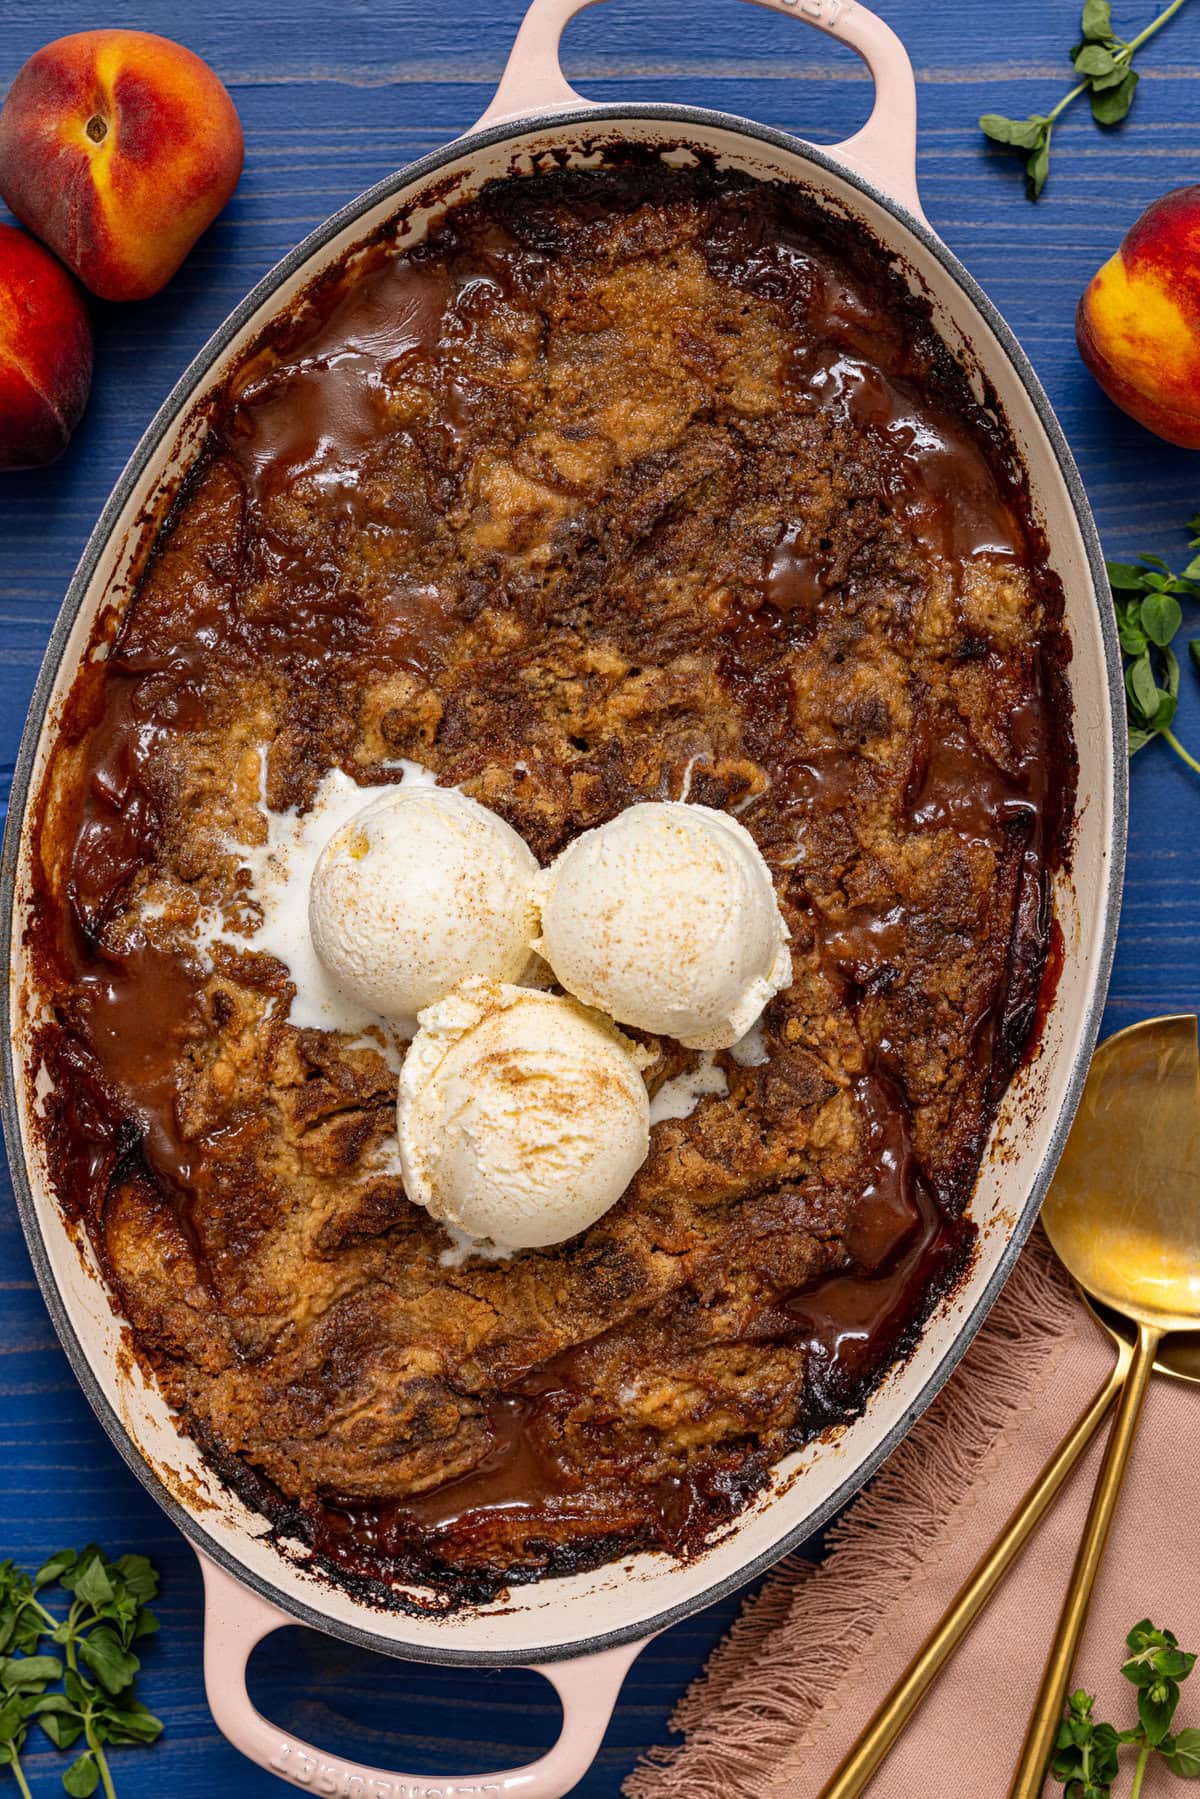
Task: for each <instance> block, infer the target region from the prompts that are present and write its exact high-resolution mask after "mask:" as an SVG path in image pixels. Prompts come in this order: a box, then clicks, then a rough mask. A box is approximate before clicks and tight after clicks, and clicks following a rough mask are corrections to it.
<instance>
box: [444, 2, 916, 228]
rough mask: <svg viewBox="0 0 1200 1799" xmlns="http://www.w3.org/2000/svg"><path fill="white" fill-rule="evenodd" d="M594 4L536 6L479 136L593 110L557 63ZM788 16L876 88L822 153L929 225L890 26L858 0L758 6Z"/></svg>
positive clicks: (905, 83)
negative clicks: (860, 118)
mask: <svg viewBox="0 0 1200 1799" xmlns="http://www.w3.org/2000/svg"><path fill="white" fill-rule="evenodd" d="M592 4H593V0H533V3H532V5H531V6H530V8H529V10H528V12H527V13H526V14H525V17H524V19H523V20H522V22H521V29H520V30H519V31H518V33H517V36H516V41H515V43H514V44H513V47H512V50H511V52H510V53H509V58H508V62H507V63H506V64H505V67H504V73H503V75H502V76H501V77H500V85H499V87H498V88H497V89H496V92H495V96H494V98H493V100H492V103H491V105H490V106H489V107H488V109H487V111H486V112H485V113H484V114H483V117H482V118H481V119H479V120H478V122H477V123H476V125H475V126H474V128H473V129H474V130H476V131H479V130H481V129H483V128H485V127H488V126H492V125H502V124H508V123H509V122H510V121H513V120H519V119H522V118H528V117H530V116H532V115H535V114H540V113H548V112H562V111H566V110H569V111H572V112H574V111H577V110H578V109H579V108H580V107H581V106H590V105H592V104H593V102H591V101H590V100H585V99H584V97H583V95H582V94H577V93H576V92H575V89H574V88H573V87H572V86H571V84H570V82H569V81H568V80H567V78H566V76H565V75H564V74H563V72H562V68H561V65H560V63H559V60H558V46H559V39H560V38H561V36H562V33H563V29H564V27H565V26H566V24H567V23H568V21H569V20H570V19H573V18H574V16H575V14H576V13H577V12H582V10H583V8H584V7H585V6H590V5H592ZM755 4H756V5H758V6H769V7H770V8H771V10H772V12H781V13H790V14H791V15H792V16H793V17H794V18H797V19H804V20H805V21H806V22H807V23H808V24H809V25H815V26H816V27H817V30H818V31H824V32H827V33H828V35H829V36H830V37H835V38H838V39H839V40H840V41H841V42H842V43H843V44H849V46H850V48H851V49H852V50H857V52H858V54H859V55H860V56H861V57H862V59H863V61H864V62H865V63H866V65H867V68H868V69H869V70H870V72H871V78H872V80H873V81H874V83H875V104H874V106H873V107H872V109H871V116H870V118H869V119H868V120H867V122H866V124H865V125H864V126H863V128H862V130H861V131H856V132H855V134H854V136H853V137H848V138H846V139H845V141H844V142H843V143H840V144H830V145H823V146H822V151H823V154H824V155H826V156H829V157H831V158H832V159H833V160H834V161H835V162H840V163H842V164H843V165H844V166H845V167H846V168H848V169H849V170H850V171H851V173H852V174H855V175H859V176H861V177H862V178H863V180H865V181H867V182H868V183H869V184H870V185H871V186H872V187H876V188H879V189H880V190H881V191H882V192H883V193H884V194H885V195H886V196H887V197H888V199H890V200H894V201H896V202H897V203H898V204H899V205H900V206H902V207H904V208H905V210H906V211H907V212H910V213H913V214H915V216H916V217H917V218H919V219H922V220H924V217H925V215H924V213H923V212H922V211H921V201H920V198H919V196H918V193H917V86H916V82H915V81H914V80H913V72H912V64H911V62H910V61H909V60H908V51H907V50H906V49H905V48H904V45H903V44H902V43H901V42H900V39H899V38H898V37H897V36H896V33H895V32H894V31H893V30H892V28H891V26H890V25H887V24H885V23H884V21H883V20H882V19H881V18H879V17H878V16H877V15H876V14H875V13H873V12H869V11H868V9H867V8H866V7H865V6H860V5H859V3H858V0H755Z"/></svg>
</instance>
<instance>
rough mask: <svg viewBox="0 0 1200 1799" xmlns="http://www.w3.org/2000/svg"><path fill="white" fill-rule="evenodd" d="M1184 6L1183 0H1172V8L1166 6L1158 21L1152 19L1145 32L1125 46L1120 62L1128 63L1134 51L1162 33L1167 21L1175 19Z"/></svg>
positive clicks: (1140, 32) (1141, 32) (1139, 33)
mask: <svg viewBox="0 0 1200 1799" xmlns="http://www.w3.org/2000/svg"><path fill="white" fill-rule="evenodd" d="M1182 5H1183V0H1171V4H1170V6H1164V8H1163V10H1162V11H1161V12H1160V13H1159V15H1158V17H1157V19H1151V21H1150V23H1149V24H1148V25H1147V27H1146V29H1145V30H1144V31H1139V32H1138V34H1137V36H1136V37H1135V38H1134V39H1133V40H1132V42H1130V43H1129V44H1127V45H1126V46H1125V48H1124V50H1122V52H1121V56H1120V60H1121V61H1122V62H1126V63H1127V62H1128V61H1129V59H1130V57H1131V56H1132V55H1133V53H1134V51H1135V50H1137V49H1140V47H1141V46H1142V45H1143V44H1144V43H1145V42H1146V39H1147V38H1152V37H1153V36H1154V34H1155V32H1156V31H1161V30H1162V28H1163V26H1164V25H1165V24H1166V22H1167V20H1168V19H1170V18H1172V17H1174V15H1175V14H1176V13H1177V12H1178V11H1179V9H1180V7H1181V6H1182Z"/></svg>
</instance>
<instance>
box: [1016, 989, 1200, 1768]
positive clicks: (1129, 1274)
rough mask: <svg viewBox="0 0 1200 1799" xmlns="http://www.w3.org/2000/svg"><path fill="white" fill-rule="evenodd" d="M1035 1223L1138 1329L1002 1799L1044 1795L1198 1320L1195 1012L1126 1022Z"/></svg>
mask: <svg viewBox="0 0 1200 1799" xmlns="http://www.w3.org/2000/svg"><path fill="white" fill-rule="evenodd" d="M1042 1223H1043V1224H1044V1225H1045V1227H1046V1234H1047V1236H1048V1237H1049V1238H1050V1241H1051V1243H1052V1244H1053V1246H1054V1249H1055V1252H1056V1254H1057V1255H1058V1256H1059V1258H1060V1260H1061V1261H1062V1262H1063V1263H1064V1265H1065V1266H1066V1268H1067V1269H1068V1271H1069V1272H1070V1273H1071V1274H1072V1275H1073V1276H1074V1278H1075V1280H1076V1281H1077V1282H1078V1283H1079V1285H1080V1286H1081V1287H1082V1288H1083V1289H1084V1291H1085V1292H1087V1293H1089V1294H1090V1295H1092V1297H1093V1298H1095V1299H1098V1300H1099V1301H1100V1302H1101V1304H1103V1305H1107V1306H1110V1307H1111V1308H1112V1310H1113V1311H1114V1312H1119V1313H1121V1315H1122V1316H1123V1317H1125V1318H1128V1319H1130V1320H1131V1321H1132V1323H1133V1324H1134V1325H1136V1327H1137V1343H1136V1345H1135V1347H1134V1351H1133V1359H1132V1361H1131V1363H1130V1366H1129V1373H1128V1374H1127V1375H1126V1377H1125V1384H1124V1386H1123V1387H1122V1389H1121V1397H1120V1399H1119V1400H1118V1402H1117V1415H1116V1417H1115V1418H1114V1420H1113V1426H1112V1431H1111V1432H1110V1434H1109V1439H1108V1445H1107V1447H1106V1449H1105V1452H1104V1461H1103V1463H1102V1464H1101V1468H1100V1474H1099V1477H1098V1479H1097V1481H1096V1489H1095V1492H1094V1493H1093V1494H1092V1503H1091V1507H1090V1509H1089V1511H1088V1518H1087V1524H1086V1525H1085V1526H1084V1532H1083V1539H1082V1541H1081V1542H1080V1545H1079V1552H1078V1554H1077V1555H1076V1557H1075V1566H1074V1568H1073V1569H1072V1571H1071V1581H1070V1585H1069V1586H1068V1588H1067V1593H1066V1597H1065V1599H1064V1600H1063V1605H1062V1611H1061V1612H1060V1613H1059V1619H1058V1629H1057V1631H1056V1632H1055V1636H1054V1642H1053V1644H1052V1645H1051V1649H1050V1654H1049V1656H1048V1657H1047V1659H1046V1666H1045V1669H1044V1670H1043V1673H1042V1684H1041V1687H1040V1688H1039V1689H1038V1696H1037V1699H1036V1700H1035V1701H1034V1707H1033V1711H1032V1713H1031V1714H1030V1719H1029V1727H1028V1729H1027V1730H1026V1732H1025V1741H1024V1743H1023V1744H1022V1746H1021V1754H1020V1758H1019V1760H1018V1762H1017V1767H1016V1772H1015V1773H1014V1775H1013V1779H1012V1785H1011V1786H1010V1787H1009V1790H1008V1791H1009V1799H1036V1795H1037V1794H1039V1793H1040V1792H1041V1790H1042V1783H1043V1781H1044V1779H1045V1775H1046V1764H1047V1762H1048V1761H1049V1759H1050V1754H1051V1751H1052V1749H1053V1747H1054V1739H1055V1737H1056V1736H1057V1734H1058V1726H1059V1723H1060V1721H1061V1718H1062V1709H1063V1700H1064V1698H1065V1697H1066V1691H1067V1682H1068V1681H1069V1679H1070V1677H1071V1665H1072V1663H1073V1662H1074V1660H1075V1652H1076V1650H1077V1649H1078V1647H1079V1639H1080V1637H1081V1636H1082V1634H1083V1627H1084V1623H1085V1622H1086V1619H1087V1613H1088V1605H1089V1603H1090V1601H1091V1597H1092V1589H1093V1587H1094V1586H1095V1584H1096V1575H1097V1573H1098V1572H1099V1568H1100V1562H1101V1558H1102V1556H1103V1554H1104V1545H1105V1542H1106V1540H1107V1538H1108V1531H1109V1526H1110V1524H1111V1523H1112V1517H1113V1513H1114V1511H1115V1510H1116V1505H1117V1498H1118V1496H1119V1494H1120V1491H1121V1481H1122V1478H1123V1477H1124V1474H1125V1468H1126V1465H1127V1463H1128V1461H1129V1452H1130V1450H1131V1449H1132V1447H1133V1439H1134V1434H1135V1432H1136V1430H1137V1425H1138V1419H1139V1417H1140V1416H1141V1410H1142V1401H1143V1400H1144V1399H1145V1397H1146V1388H1147V1386H1148V1385H1149V1381H1150V1373H1151V1370H1152V1368H1153V1367H1154V1359H1155V1356H1156V1355H1157V1353H1158V1347H1159V1344H1160V1343H1161V1342H1162V1339H1163V1337H1164V1335H1165V1334H1166V1332H1168V1331H1186V1330H1190V1329H1194V1328H1195V1327H1196V1326H1197V1325H1200V1053H1198V1050H1197V1042H1196V1019H1195V1018H1194V1017H1191V1016H1184V1017H1180V1018H1151V1019H1149V1020H1147V1021H1146V1023H1144V1024H1135V1025H1130V1027H1129V1028H1128V1030H1124V1031H1118V1032H1117V1035H1116V1036H1115V1037H1110V1038H1109V1039H1108V1042H1107V1043H1104V1044H1102V1045H1101V1046H1100V1048H1099V1049H1098V1050H1097V1052H1096V1054H1095V1056H1094V1058H1093V1060H1092V1067H1091V1072H1090V1074H1089V1075H1088V1079H1087V1085H1086V1087H1085V1088H1084V1090H1083V1100H1082V1102H1081V1104H1080V1107H1079V1113H1078V1115H1077V1117H1076V1119H1075V1123H1074V1125H1073V1127H1072V1129H1071V1135H1070V1137H1069V1138H1068V1139H1067V1147H1066V1150H1065V1151H1064V1153H1063V1159H1062V1161H1061V1163H1060V1164H1059V1168H1058V1174H1057V1175H1056V1177H1055V1180H1054V1183H1053V1185H1052V1187H1051V1189H1050V1192H1049V1194H1048V1195H1047V1198H1046V1203H1045V1206H1044V1207H1043V1209H1042Z"/></svg>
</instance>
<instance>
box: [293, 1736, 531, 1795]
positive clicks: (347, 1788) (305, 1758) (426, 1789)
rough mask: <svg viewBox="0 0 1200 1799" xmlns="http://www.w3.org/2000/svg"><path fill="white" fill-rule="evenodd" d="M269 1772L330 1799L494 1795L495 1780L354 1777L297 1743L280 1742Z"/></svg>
mask: <svg viewBox="0 0 1200 1799" xmlns="http://www.w3.org/2000/svg"><path fill="white" fill-rule="evenodd" d="M270 1765H271V1771H272V1773H274V1774H279V1775H281V1776H282V1777H283V1779H284V1780H290V1781H291V1783H292V1785H293V1786H298V1787H305V1788H306V1789H307V1790H308V1791H309V1792H310V1793H324V1794H327V1795H330V1796H332V1799H469V1796H470V1795H473V1794H478V1793H498V1792H500V1790H501V1788H500V1783H499V1781H497V1780H469V1781H462V1780H449V1781H440V1782H439V1783H438V1784H437V1785H435V1786H427V1785H426V1783H425V1782H424V1781H423V1780H422V1781H418V1782H416V1783H415V1784H414V1783H413V1782H412V1781H410V1780H393V1779H388V1778H387V1777H386V1776H385V1775H367V1774H356V1773H355V1772H354V1771H353V1770H352V1769H350V1768H348V1767H347V1766H346V1764H345V1762H338V1761H327V1760H326V1759H325V1757H324V1756H323V1755H310V1754H309V1752H308V1750H307V1749H302V1748H301V1747H300V1745H299V1743H291V1742H288V1741H287V1739H286V1738H284V1739H282V1740H281V1741H280V1744H279V1747H278V1748H277V1749H276V1751H275V1753H274V1755H273V1756H272V1757H271V1764H270Z"/></svg>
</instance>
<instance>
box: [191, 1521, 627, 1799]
mask: <svg viewBox="0 0 1200 1799" xmlns="http://www.w3.org/2000/svg"><path fill="white" fill-rule="evenodd" d="M200 1568H201V1572H202V1573H203V1575H204V1685H205V1689H206V1691H207V1693H208V1703H209V1706H210V1708H211V1710H212V1715H213V1718H214V1719H215V1721H216V1725H217V1728H218V1730H220V1732H221V1734H222V1735H223V1736H224V1737H226V1738H228V1740H229V1742H231V1743H232V1744H233V1746H234V1748H235V1749H240V1750H241V1752H242V1754H243V1755H246V1756H249V1758H250V1760H251V1761H252V1762H257V1763H258V1766H259V1767H260V1768H266V1769H267V1771H268V1772H269V1773H271V1774H277V1775H278V1776H279V1778H280V1779H281V1780H288V1781H290V1782H291V1783H292V1785H293V1786H298V1787H303V1788H304V1789H305V1790H306V1791H308V1792H310V1793H332V1794H338V1795H342V1796H343V1799H432V1796H433V1795H435V1794H436V1795H437V1799H467V1795H468V1794H471V1795H475V1796H476V1799H478V1796H479V1795H482V1794H489V1793H495V1794H501V1795H503V1794H519V1795H520V1799H563V1795H564V1794H565V1793H569V1792H570V1791H571V1788H572V1787H574V1786H577V1785H578V1783H579V1782H580V1781H581V1780H582V1779H583V1776H584V1775H585V1774H586V1773H587V1771H588V1769H589V1768H590V1767H591V1765H592V1762H593V1761H594V1760H595V1757H596V1751H597V1750H598V1749H599V1747H600V1744H601V1741H602V1740H603V1737H604V1732H605V1731H606V1730H607V1728H608V1721H609V1719H610V1718H611V1716H612V1712H613V1707H614V1706H615V1705H616V1703H617V1695H618V1694H619V1693H620V1691H621V1685H622V1682H623V1681H624V1679H625V1676H626V1674H627V1673H628V1672H629V1669H630V1666H631V1664H632V1662H633V1660H634V1658H635V1657H636V1656H637V1655H639V1654H640V1653H641V1651H642V1650H643V1649H644V1648H645V1647H646V1644H647V1643H648V1642H649V1641H650V1639H649V1637H643V1638H642V1639H641V1641H640V1642H637V1643H623V1644H622V1645H621V1646H620V1647H619V1648H617V1649H603V1650H600V1651H599V1652H598V1653H597V1654H595V1655H581V1656H577V1657H576V1658H575V1659H574V1660H572V1661H567V1662H547V1663H546V1664H544V1665H540V1664H538V1663H536V1662H531V1663H529V1664H527V1665H528V1666H529V1667H530V1668H531V1669H532V1671H533V1672H534V1673H535V1674H544V1675H545V1676H546V1679H547V1680H548V1681H549V1682H550V1684H551V1686H553V1688H554V1689H555V1691H556V1692H557V1694H558V1696H559V1698H560V1699H561V1701H562V1708H563V1727H562V1731H561V1733H560V1735H559V1738H558V1741H557V1743H555V1745H554V1747H553V1749H549V1750H547V1752H546V1754H545V1755H543V1756H542V1757H541V1758H540V1759H539V1760H538V1761H535V1762H529V1763H528V1765H527V1766H526V1767H524V1768H505V1769H501V1770H500V1772H499V1773H496V1774H460V1775H455V1776H454V1777H453V1778H452V1779H448V1780H443V1779H438V1778H436V1777H435V1776H432V1775H428V1774H394V1773H391V1772H389V1771H388V1770H387V1769H386V1768H371V1767H368V1766H367V1765H366V1763H365V1762H350V1761H343V1759H342V1758H341V1756H337V1755H325V1754H323V1753H322V1751H321V1750H320V1749H314V1747H313V1745H312V1744H311V1743H305V1742H303V1741H301V1739H300V1738H299V1737H293V1736H289V1735H288V1733H287V1731H285V1730H280V1729H279V1728H278V1727H277V1726H276V1725H274V1724H271V1723H268V1721H267V1719H266V1718H264V1717H263V1715H262V1713H261V1712H260V1711H257V1710H256V1709H255V1707H254V1705H253V1704H252V1703H251V1700H250V1695H249V1694H248V1693H247V1691H246V1665H247V1663H248V1662H249V1660H250V1656H251V1654H252V1652H253V1650H254V1647H255V1645H256V1644H258V1643H261V1642H262V1640H263V1638H264V1637H267V1636H270V1634H271V1632H272V1631H273V1630H281V1629H282V1628H283V1626H284V1625H286V1624H294V1623H295V1622H296V1620H295V1619H294V1618H292V1617H290V1616H289V1615H288V1613H287V1612H281V1611H279V1610H278V1609H277V1608H276V1607H275V1606H273V1605H271V1604H269V1603H268V1602H267V1601H266V1600H265V1599H260V1598H259V1597H258V1595H257V1594H255V1593H252V1592H251V1591H250V1590H249V1588H248V1587H244V1586H242V1585H241V1584H240V1582H238V1581H236V1580H234V1578H233V1577H232V1575H229V1574H226V1573H225V1571H224V1570H223V1569H221V1568H218V1567H217V1565H216V1563H215V1562H210V1561H209V1560H208V1558H207V1556H203V1555H202V1556H200Z"/></svg>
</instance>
